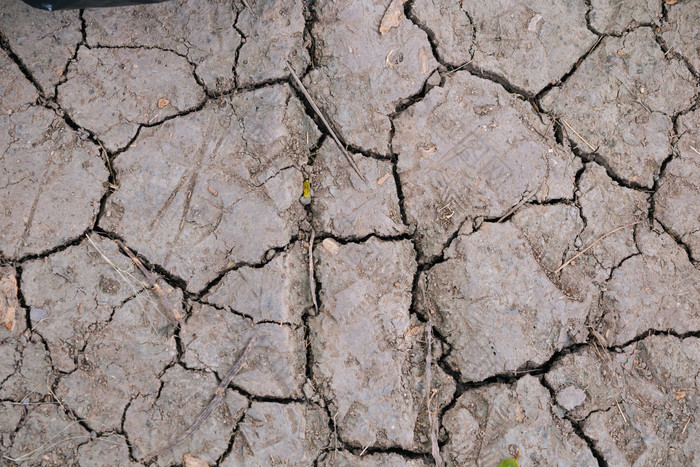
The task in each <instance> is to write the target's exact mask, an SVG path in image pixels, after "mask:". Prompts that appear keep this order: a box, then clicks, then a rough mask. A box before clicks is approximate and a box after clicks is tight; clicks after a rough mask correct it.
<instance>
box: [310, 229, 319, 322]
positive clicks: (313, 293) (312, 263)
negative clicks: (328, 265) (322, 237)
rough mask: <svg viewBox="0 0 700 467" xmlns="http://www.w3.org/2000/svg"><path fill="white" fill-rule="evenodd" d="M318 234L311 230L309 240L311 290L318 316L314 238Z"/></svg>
mask: <svg viewBox="0 0 700 467" xmlns="http://www.w3.org/2000/svg"><path fill="white" fill-rule="evenodd" d="M315 236H316V232H314V229H311V238H310V239H309V289H310V290H311V300H312V301H313V304H314V310H315V311H316V314H318V303H317V302H316V281H315V280H314V237H315Z"/></svg>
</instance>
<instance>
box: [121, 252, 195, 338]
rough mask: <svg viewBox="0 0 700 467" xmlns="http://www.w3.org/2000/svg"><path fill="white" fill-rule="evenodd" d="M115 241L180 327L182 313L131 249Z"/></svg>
mask: <svg viewBox="0 0 700 467" xmlns="http://www.w3.org/2000/svg"><path fill="white" fill-rule="evenodd" d="M115 242H116V243H117V245H119V248H121V249H122V250H123V251H124V253H126V254H127V256H129V258H131V261H132V262H133V263H134V264H135V265H136V267H137V268H139V270H140V271H141V274H143V275H144V277H145V278H146V280H148V282H149V283H150V284H151V287H153V290H155V291H156V294H157V295H158V298H160V299H161V301H162V302H163V305H165V308H167V309H168V310H170V311H171V312H172V314H173V316H174V317H175V319H176V320H177V322H178V324H179V325H180V327H182V324H183V323H182V315H181V314H180V312H179V311H177V308H175V306H174V305H173V303H172V302H171V301H170V299H169V298H168V296H167V295H166V294H165V292H163V289H162V288H161V287H160V285H158V283H157V282H156V280H155V278H154V277H153V275H152V274H151V273H150V272H149V271H148V269H146V267H145V266H144V265H143V263H142V262H141V261H140V260H139V259H138V258H137V257H136V256H135V255H134V254H133V253H132V252H131V250H129V248H127V246H126V245H124V243H123V242H122V241H121V240H115Z"/></svg>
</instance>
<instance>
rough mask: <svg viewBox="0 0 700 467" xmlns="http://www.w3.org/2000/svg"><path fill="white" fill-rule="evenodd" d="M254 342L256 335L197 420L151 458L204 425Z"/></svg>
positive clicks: (152, 455)
mask: <svg viewBox="0 0 700 467" xmlns="http://www.w3.org/2000/svg"><path fill="white" fill-rule="evenodd" d="M253 342H255V337H252V338H251V339H250V341H248V345H246V346H245V350H243V353H242V354H241V356H240V358H239V359H238V361H237V362H236V364H235V365H233V366H232V367H231V369H230V370H228V373H226V376H224V379H222V380H221V383H219V386H218V387H217V388H216V391H215V392H214V398H213V399H212V400H211V402H209V405H207V408H206V409H204V410H203V411H202V413H201V414H199V417H197V420H195V422H194V423H193V424H192V426H191V427H190V428H189V429H188V430H187V431H186V432H185V433H184V434H182V435H180V436H178V437H177V438H175V439H174V440H173V441H171V442H170V443H168V445H167V446H165V447H164V448H161V449H159V450H158V451H155V452H153V453H152V454H149V455H148V458H149V459H150V458H152V457H155V456H159V455H161V454H163V453H164V452H165V451H169V450H170V449H172V448H174V447H175V446H177V445H178V444H180V443H182V442H183V441H184V440H186V439H187V438H189V437H190V436H191V435H192V433H194V432H195V431H197V429H199V427H200V426H202V424H203V423H204V422H205V421H206V419H207V418H209V416H210V415H211V414H212V412H213V411H214V409H215V408H216V406H217V404H218V403H219V402H221V399H223V397H224V394H225V393H226V388H227V387H228V385H229V384H230V383H231V380H232V379H233V377H234V376H236V373H238V372H239V371H240V369H241V367H242V366H243V363H245V359H246V357H247V356H248V354H249V353H250V350H251V349H252V348H253Z"/></svg>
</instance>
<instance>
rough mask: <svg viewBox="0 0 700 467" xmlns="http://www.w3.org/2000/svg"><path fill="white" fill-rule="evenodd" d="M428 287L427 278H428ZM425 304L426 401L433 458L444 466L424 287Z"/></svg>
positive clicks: (431, 319) (429, 322)
mask: <svg viewBox="0 0 700 467" xmlns="http://www.w3.org/2000/svg"><path fill="white" fill-rule="evenodd" d="M425 286H426V287H427V286H428V285H427V280H426V285H425ZM423 306H424V307H425V312H426V313H428V329H427V330H426V333H427V334H428V352H427V353H426V355H425V388H426V394H425V403H426V406H427V407H428V423H429V424H430V450H431V453H432V455H433V460H434V461H435V466H436V467H442V465H443V464H442V456H441V455H440V445H439V444H438V426H437V420H436V419H435V413H434V412H433V411H432V410H430V401H431V400H432V391H431V385H432V377H433V375H432V364H433V315H432V313H431V312H430V308H429V307H428V303H427V300H426V299H425V288H424V289H423Z"/></svg>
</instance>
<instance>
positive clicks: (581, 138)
mask: <svg viewBox="0 0 700 467" xmlns="http://www.w3.org/2000/svg"><path fill="white" fill-rule="evenodd" d="M562 123H564V125H566V127H567V128H568V129H569V130H571V131H573V132H574V134H575V135H576V136H578V137H579V139H580V140H581V141H583V142H584V143H586V146H588V147H589V148H591V151H595V148H594V147H593V146H592V145H591V143H589V142H588V141H586V139H585V138H584V137H583V136H581V135H580V134H579V133H578V131H576V130H574V129H573V128H572V127H571V125H569V122H567V121H566V120H562Z"/></svg>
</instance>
